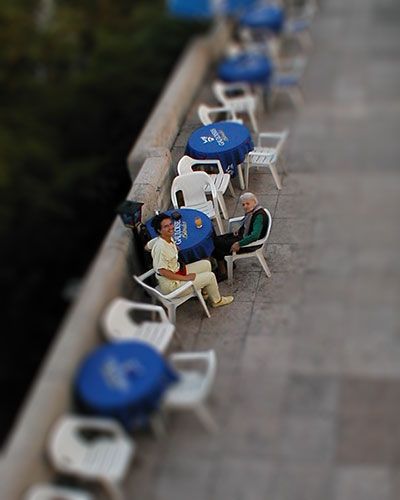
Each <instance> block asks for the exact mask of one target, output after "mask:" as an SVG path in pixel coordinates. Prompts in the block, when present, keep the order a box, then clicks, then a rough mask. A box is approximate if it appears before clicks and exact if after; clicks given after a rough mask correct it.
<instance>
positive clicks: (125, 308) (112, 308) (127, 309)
mask: <svg viewBox="0 0 400 500" xmlns="http://www.w3.org/2000/svg"><path fill="white" fill-rule="evenodd" d="M135 310H136V311H147V312H157V314H158V315H159V316H160V319H161V321H162V322H168V318H167V315H166V314H165V311H164V309H163V308H162V307H161V306H156V305H153V304H142V303H139V302H133V301H131V300H128V299H125V298H123V297H116V298H115V299H114V300H112V301H111V302H110V304H109V305H108V306H107V308H106V309H105V311H104V313H103V316H102V325H103V328H104V331H105V333H106V336H107V337H108V338H111V339H112V340H113V341H114V340H116V339H121V340H123V339H132V338H133V337H134V336H135V335H137V334H138V333H139V332H140V329H141V325H139V324H138V323H136V321H134V319H133V318H132V317H131V316H130V313H132V312H133V311H135Z"/></svg>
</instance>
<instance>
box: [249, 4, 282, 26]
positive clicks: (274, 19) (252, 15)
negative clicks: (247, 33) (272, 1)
mask: <svg viewBox="0 0 400 500" xmlns="http://www.w3.org/2000/svg"><path fill="white" fill-rule="evenodd" d="M284 21H285V12H284V10H283V9H282V7H279V6H277V5H264V6H262V7H256V8H254V9H250V10H249V11H247V12H246V13H245V14H244V16H243V17H242V18H241V19H240V24H241V25H242V26H247V27H248V28H261V29H267V30H269V31H272V32H273V33H280V32H281V31H282V28H283V23H284Z"/></svg>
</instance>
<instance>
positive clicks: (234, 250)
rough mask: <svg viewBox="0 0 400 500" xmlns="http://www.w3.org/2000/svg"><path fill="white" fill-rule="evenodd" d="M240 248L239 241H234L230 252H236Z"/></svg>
mask: <svg viewBox="0 0 400 500" xmlns="http://www.w3.org/2000/svg"><path fill="white" fill-rule="evenodd" d="M239 250H240V245H239V242H238V241H236V243H234V244H233V245H232V246H231V252H238V251H239Z"/></svg>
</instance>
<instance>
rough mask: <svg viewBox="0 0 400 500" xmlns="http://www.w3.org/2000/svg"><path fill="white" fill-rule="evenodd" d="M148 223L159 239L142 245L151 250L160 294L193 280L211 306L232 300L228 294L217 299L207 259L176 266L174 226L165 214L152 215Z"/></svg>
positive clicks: (214, 283) (226, 303) (219, 295)
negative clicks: (150, 221)
mask: <svg viewBox="0 0 400 500" xmlns="http://www.w3.org/2000/svg"><path fill="white" fill-rule="evenodd" d="M152 224H153V227H154V229H155V230H156V231H157V233H158V234H159V236H158V237H157V238H154V239H152V240H150V241H149V242H148V243H147V245H146V246H147V248H148V249H149V250H150V251H151V256H152V257H153V268H154V270H155V272H156V276H157V279H158V282H159V285H160V290H161V292H162V293H170V292H172V291H173V290H175V289H177V288H179V287H180V286H182V285H183V284H184V283H185V281H193V284H194V286H195V287H196V288H197V289H198V290H202V291H204V292H205V293H203V295H208V299H209V302H210V305H211V307H221V306H225V305H228V304H230V303H231V302H232V301H233V297H232V296H231V295H228V296H226V297H222V296H221V294H220V292H219V288H218V284H217V280H216V277H215V274H214V273H213V272H212V271H211V264H210V262H209V261H208V260H199V261H197V262H193V263H192V264H187V265H184V264H180V263H179V261H178V248H177V246H176V245H175V242H174V240H173V235H174V224H173V222H172V220H171V217H170V216H169V215H167V214H164V213H162V214H159V215H156V216H155V217H154V219H153V221H152ZM184 293H185V292H184ZM186 293H187V292H186Z"/></svg>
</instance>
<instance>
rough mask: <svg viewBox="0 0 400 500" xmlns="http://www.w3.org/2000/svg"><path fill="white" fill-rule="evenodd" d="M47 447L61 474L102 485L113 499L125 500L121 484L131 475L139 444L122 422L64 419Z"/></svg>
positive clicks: (90, 418) (104, 419)
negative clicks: (122, 426)
mask: <svg viewBox="0 0 400 500" xmlns="http://www.w3.org/2000/svg"><path fill="white" fill-rule="evenodd" d="M47 444H48V447H47V451H48V455H49V458H50V461H51V463H52V465H53V466H54V468H55V469H56V470H57V471H59V472H61V473H64V474H69V475H73V476H76V477H78V478H80V479H83V480H92V481H98V482H100V483H101V484H102V486H103V488H104V489H105V490H106V491H107V492H108V494H109V496H110V497H111V498H113V499H115V500H122V498H123V496H122V493H121V491H120V488H119V483H120V482H121V481H122V480H123V478H124V477H125V475H126V473H127V471H128V467H129V464H130V462H131V459H132V458H133V455H134V452H135V444H134V443H133V441H132V440H131V439H129V438H128V436H127V435H126V434H125V432H124V431H123V429H122V428H121V426H120V425H119V424H118V422H116V421H114V420H112V419H109V418H99V417H78V416H73V415H66V416H62V417H61V418H59V420H58V421H57V422H56V423H55V425H54V426H53V428H52V429H51V432H50V436H49V440H48V443H47Z"/></svg>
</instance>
